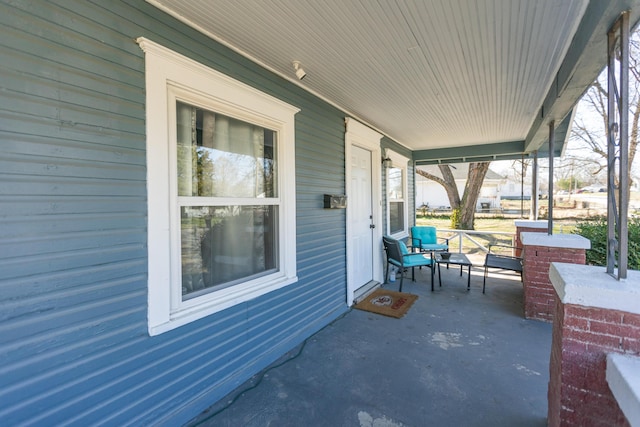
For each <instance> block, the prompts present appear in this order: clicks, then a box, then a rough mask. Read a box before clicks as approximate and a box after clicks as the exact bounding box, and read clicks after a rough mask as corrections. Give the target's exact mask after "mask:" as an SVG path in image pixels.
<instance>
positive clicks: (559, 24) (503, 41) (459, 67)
mask: <svg viewBox="0 0 640 427" xmlns="http://www.w3.org/2000/svg"><path fill="white" fill-rule="evenodd" d="M148 1H149V2H150V3H152V4H154V5H155V6H157V7H159V8H161V9H163V10H165V11H167V12H169V13H171V14H172V15H174V16H176V17H178V18H179V19H181V20H183V21H184V22H186V23H188V24H189V25H191V26H193V27H195V28H197V29H199V30H200V31H202V32H204V33H205V34H207V35H209V36H211V37H212V38H214V39H216V40H218V41H221V42H223V43H224V44H226V45H228V46H230V47H232V48H233V49H235V50H237V51H239V52H240V53H242V54H243V55H245V56H247V57H249V58H251V59H252V60H254V61H255V62H257V63H259V64H261V65H262V66H264V67H266V68H268V69H270V70H272V71H274V72H276V73H278V74H280V75H282V76H284V77H286V78H288V79H290V80H291V81H293V82H295V83H296V84H299V85H301V86H302V87H304V88H306V89H307V90H309V91H310V92H312V93H314V94H316V95H319V96H321V97H322V98H323V99H325V100H328V101H330V102H331V103H332V104H334V105H336V106H338V107H339V108H341V109H343V110H344V111H345V112H346V113H347V114H348V115H351V116H354V117H356V118H357V119H359V120H361V121H363V122H364V123H365V124H368V125H370V126H371V127H373V128H375V129H377V130H379V131H381V132H382V133H384V134H385V135H387V136H389V137H390V138H392V139H394V140H396V141H397V142H399V143H401V144H403V145H405V146H407V147H408V148H410V149H412V150H430V149H435V148H447V147H461V146H474V145H483V144H493V143H500V142H508V141H524V140H525V139H526V138H527V136H528V135H529V134H530V132H531V130H532V126H533V125H534V121H535V120H536V118H537V115H538V114H539V112H540V110H541V106H542V105H543V102H544V101H545V97H546V96H547V94H548V92H549V90H550V87H551V85H552V84H554V79H555V78H556V74H557V73H558V70H559V68H560V66H561V63H562V61H563V60H564V58H565V54H566V53H567V50H568V48H569V46H570V44H571V42H572V39H573V37H574V35H575V33H576V30H577V28H578V26H579V24H580V21H581V19H582V17H583V15H584V13H585V10H586V8H587V6H588V4H589V1H588V0H536V1H531V0H478V1H476V0H468V1H464V0H457V1H456V0H431V1H426V0H413V1H412V0H407V1H403V0H386V1H385V0H378V1H373V0H322V1H305V0H268V1H266V0H265V1H257V0H148ZM604 36H605V34H603V37H604ZM294 60H297V61H300V62H301V64H302V66H303V68H304V69H305V71H306V72H307V76H306V78H305V79H304V80H302V81H298V80H297V79H296V78H295V75H294V70H293V66H292V62H293V61H294ZM602 65H604V63H602ZM565 113H566V111H565Z"/></svg>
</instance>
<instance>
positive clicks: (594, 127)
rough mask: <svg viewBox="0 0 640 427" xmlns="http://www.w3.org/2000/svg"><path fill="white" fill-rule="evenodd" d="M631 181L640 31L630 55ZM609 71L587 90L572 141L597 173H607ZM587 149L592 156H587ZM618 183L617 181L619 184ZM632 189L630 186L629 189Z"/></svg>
mask: <svg viewBox="0 0 640 427" xmlns="http://www.w3.org/2000/svg"><path fill="white" fill-rule="evenodd" d="M628 96H629V170H628V171H627V173H628V174H629V184H630V185H631V182H632V181H631V178H632V167H633V161H634V159H635V156H636V151H637V148H638V138H639V136H640V135H639V132H638V131H639V129H638V127H639V126H640V108H639V104H640V34H639V33H638V31H636V32H634V33H633V34H632V36H631V41H630V57H629V94H628ZM607 105H608V93H607V70H606V69H605V70H604V71H603V72H602V73H601V74H600V76H598V78H597V79H596V81H594V82H593V83H592V85H591V87H590V88H589V89H588V90H587V91H586V92H585V94H584V95H583V97H582V99H581V100H580V102H579V104H578V115H577V117H576V120H575V121H574V124H573V129H572V134H571V140H572V141H573V142H574V143H576V145H577V146H578V148H577V151H578V152H579V154H576V155H575V156H576V157H577V158H580V159H581V161H582V162H585V163H583V164H585V166H586V167H588V168H589V169H590V170H591V171H592V173H593V174H594V175H598V174H600V173H602V172H606V168H607V134H606V129H607V124H608V119H609V117H608V111H607ZM585 148H587V149H588V150H589V153H590V154H591V155H585V154H584V151H585ZM616 184H617V183H616ZM629 190H630V189H627V191H629Z"/></svg>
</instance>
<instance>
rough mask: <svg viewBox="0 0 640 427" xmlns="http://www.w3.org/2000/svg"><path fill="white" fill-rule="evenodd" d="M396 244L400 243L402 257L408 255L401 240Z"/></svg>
mask: <svg viewBox="0 0 640 427" xmlns="http://www.w3.org/2000/svg"><path fill="white" fill-rule="evenodd" d="M398 243H400V251H401V252H402V255H406V254H408V253H409V248H407V245H406V244H405V243H404V242H403V241H402V240H398Z"/></svg>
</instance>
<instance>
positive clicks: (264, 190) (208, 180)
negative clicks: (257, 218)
mask: <svg viewBox="0 0 640 427" xmlns="http://www.w3.org/2000/svg"><path fill="white" fill-rule="evenodd" d="M176 111H177V132H178V135H177V141H178V196H187V197H189V196H201V197H277V194H276V193H277V191H276V188H277V176H276V158H275V153H276V150H275V148H276V147H275V145H276V133H275V132H274V131H272V130H269V129H265V128H262V127H260V126H256V125H253V124H250V123H246V122H243V121H241V120H237V119H234V118H231V117H227V116H224V115H222V114H217V113H214V112H212V111H208V110H205V109H202V108H198V107H195V106H192V105H188V104H185V103H182V102H178V103H177V106H176Z"/></svg>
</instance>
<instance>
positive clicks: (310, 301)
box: [0, 0, 347, 425]
mask: <svg viewBox="0 0 640 427" xmlns="http://www.w3.org/2000/svg"><path fill="white" fill-rule="evenodd" d="M0 25H1V27H0V28H1V29H0V33H1V34H2V37H0V55H1V56H2V57H3V61H2V62H1V63H0V89H1V90H2V93H3V102H2V103H0V221H1V223H2V227H0V384H2V387H0V424H2V425H15V424H25V425H55V424H75V425H86V424H100V423H103V424H107V425H151V424H154V425H157V424H162V423H166V424H171V425H176V424H180V423H182V422H184V421H186V420H188V419H190V418H191V417H193V416H195V415H197V414H198V412H199V411H200V410H202V409H204V408H205V407H206V406H208V405H210V404H212V403H213V402H215V401H216V400H218V399H220V398H222V397H223V396H224V395H225V394H227V393H228V392H230V391H231V390H233V389H234V388H235V387H237V386H238V385H239V384H241V383H242V382H244V381H245V380H246V379H248V378H249V377H250V376H252V375H253V374H255V373H256V372H258V371H259V370H260V369H262V368H264V367H266V366H267V365H268V364H270V363H272V362H273V361H275V360H276V359H277V358H278V357H280V356H281V355H282V354H284V353H285V352H286V351H288V350H290V349H291V348H293V347H294V346H295V345H297V344H299V343H301V342H302V341H303V340H304V339H306V338H307V337H309V336H310V335H311V334H313V333H314V332H316V331H318V330H319V329H321V328H322V327H324V326H325V325H327V324H328V323H330V322H331V321H332V320H333V319H335V318H336V317H337V316H338V315H339V314H341V313H343V312H344V311H345V310H346V309H347V307H346V304H345V300H346V263H345V252H346V247H345V238H346V231H345V230H346V226H345V222H346V211H345V210H343V209H340V210H329V209H323V194H344V193H345V183H344V178H345V173H344V163H345V159H344V114H343V113H341V112H340V111H338V110H336V109H335V108H333V107H331V106H329V105H327V104H325V103H323V102H321V101H319V100H318V99H316V98H314V97H313V96H312V95H310V94H308V93H306V92H304V91H303V90H301V89H300V88H298V87H297V86H294V85H292V84H290V83H289V82H287V81H285V80H283V79H281V78H280V77H278V76H275V75H273V74H271V73H269V72H267V71H265V70H263V69H261V68H259V67H257V66H256V65H255V64H253V63H251V62H250V61H249V60H247V59H245V58H243V57H240V56H238V55H237V54H236V53H234V52H233V51H231V50H229V49H227V48H225V47H223V46H220V45H218V44H217V43H215V42H213V41H212V40H210V39H208V38H207V37H205V36H204V35H202V34H201V33H198V32H197V31H194V30H193V29H191V28H188V27H187V26H185V25H183V24H181V23H179V22H178V21H176V20H175V19H173V18H171V17H169V16H168V15H166V14H164V13H162V12H161V11H159V10H157V9H155V8H153V7H152V6H150V5H149V4H147V3H146V2H144V1H141V0H135V1H127V2H124V1H111V2H98V1H94V2H92V1H80V0H60V1H49V2H39V3H37V4H35V3H31V2H27V1H17V2H11V3H10V4H9V3H8V2H2V3H0ZM139 36H144V37H148V38H150V39H152V40H154V41H156V42H158V43H160V44H163V45H165V46H167V47H169V48H171V49H174V50H176V51H177V52H179V53H181V54H184V55H186V56H189V57H191V58H193V59H195V60H197V61H199V62H201V63H203V64H205V65H207V66H209V67H211V68H213V69H216V70H218V71H221V72H223V73H226V74H228V75H230V76H231V77H233V78H235V79H238V80H240V81H242V82H244V83H247V84H249V85H251V86H254V87H256V88H259V89H260V90H262V91H263V92H265V93H268V94H270V95H272V96H275V97H277V98H279V99H281V100H283V101H285V102H288V103H290V104H292V105H295V106H297V107H298V108H300V110H301V111H300V112H299V113H298V114H297V115H296V153H295V154H296V193H297V201H296V209H297V236H296V238H297V260H298V277H299V281H298V282H297V283H295V284H293V285H291V286H288V287H285V288H283V289H280V290H278V291H276V292H273V293H270V294H268V295H264V296H262V297H260V298H257V299H256V300H253V301H249V302H246V303H243V304H238V305H236V306H234V307H231V308H229V309H227V310H225V311H223V312H220V313H217V314H214V315H211V316H208V317H206V318H204V319H201V320H199V321H197V322H193V323H190V324H188V325H185V326H183V327H180V328H177V329H175V330H172V331H169V332H167V333H164V334H161V335H159V336H155V337H149V335H148V333H147V247H146V241H147V235H146V226H147V211H146V209H147V208H146V152H145V149H146V141H145V105H144V102H145V87H144V54H143V52H142V51H141V49H140V48H139V47H138V46H137V45H136V44H135V42H134V40H135V38H136V37H139Z"/></svg>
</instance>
